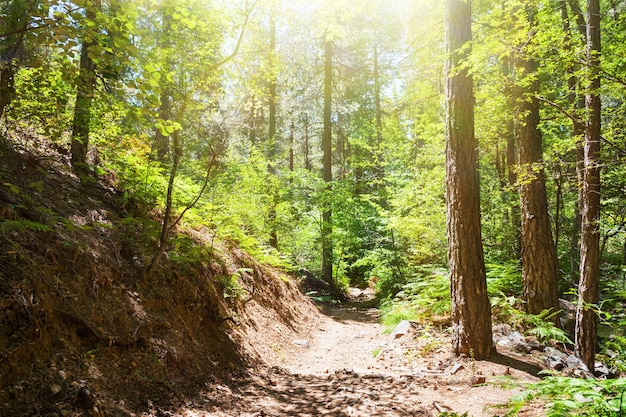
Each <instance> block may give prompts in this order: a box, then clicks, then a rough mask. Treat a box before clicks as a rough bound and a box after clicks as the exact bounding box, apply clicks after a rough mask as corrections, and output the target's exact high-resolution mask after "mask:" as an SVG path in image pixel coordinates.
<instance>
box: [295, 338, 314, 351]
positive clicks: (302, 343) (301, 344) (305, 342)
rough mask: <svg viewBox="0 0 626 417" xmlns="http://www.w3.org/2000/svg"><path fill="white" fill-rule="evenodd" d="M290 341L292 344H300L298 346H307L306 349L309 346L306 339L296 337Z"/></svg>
mask: <svg viewBox="0 0 626 417" xmlns="http://www.w3.org/2000/svg"><path fill="white" fill-rule="evenodd" d="M291 343H292V344H293V345H296V346H300V347H303V348H307V349H308V348H309V347H310V345H309V341H308V340H301V339H296V340H293V341H292V342H291Z"/></svg>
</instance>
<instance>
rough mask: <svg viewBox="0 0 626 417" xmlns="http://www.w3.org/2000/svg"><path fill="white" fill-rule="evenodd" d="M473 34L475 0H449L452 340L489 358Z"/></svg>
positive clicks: (459, 350) (457, 349)
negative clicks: (467, 60)
mask: <svg viewBox="0 0 626 417" xmlns="http://www.w3.org/2000/svg"><path fill="white" fill-rule="evenodd" d="M471 40H472V34H471V1H470V0H447V2H446V55H447V57H448V58H447V59H446V69H445V74H446V84H445V96H446V203H447V234H448V262H449V267H450V287H451V298H452V345H453V351H454V354H455V355H462V356H472V357H474V358H476V359H485V358H488V357H489V356H490V355H491V354H492V352H493V351H494V347H493V341H492V332H491V308H490V305H489V297H488V295H487V282H486V278H485V264H484V256H483V247H482V236H481V228H480V199H479V177H478V155H477V148H478V143H477V140H476V137H475V136H474V94H473V81H472V77H471V75H470V74H469V73H468V71H467V70H466V69H465V68H463V67H462V66H461V65H460V64H461V63H462V61H463V59H464V57H465V56H466V55H465V54H467V49H466V46H467V43H468V42H471ZM462 48H463V49H462Z"/></svg>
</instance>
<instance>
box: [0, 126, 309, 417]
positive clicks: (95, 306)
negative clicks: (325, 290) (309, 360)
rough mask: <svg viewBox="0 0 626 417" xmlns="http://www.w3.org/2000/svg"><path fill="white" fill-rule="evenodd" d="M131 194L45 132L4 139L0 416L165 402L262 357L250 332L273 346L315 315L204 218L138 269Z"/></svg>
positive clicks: (147, 227) (148, 241)
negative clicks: (82, 169) (84, 178)
mask: <svg viewBox="0 0 626 417" xmlns="http://www.w3.org/2000/svg"><path fill="white" fill-rule="evenodd" d="M128 203H129V202H128V201H126V200H124V198H123V196H122V195H120V194H119V193H117V192H116V190H115V189H114V187H113V186H112V185H110V184H107V183H106V182H104V181H90V182H88V185H85V184H83V183H81V181H79V179H78V178H77V177H76V176H75V175H74V174H73V173H72V172H71V170H70V169H69V168H68V161H67V156H66V155H65V154H63V153H62V152H59V151H58V150H57V149H55V148H54V147H52V146H51V145H50V144H49V143H47V142H46V141H45V139H43V138H40V137H35V136H32V137H28V136H27V135H25V134H22V135H20V137H13V138H11V139H3V140H2V141H1V143H0V220H1V222H0V416H5V415H6V416H17V415H70V414H72V415H79V414H81V413H86V412H89V413H92V414H94V413H95V414H98V413H101V412H102V411H103V410H105V411H106V412H107V415H131V414H133V413H141V412H142V410H148V409H149V407H150V406H155V405H159V406H161V407H164V408H169V407H170V406H171V405H172V404H174V403H176V400H178V399H181V398H186V397H188V396H193V395H195V393H197V392H198V390H199V389H202V387H204V386H205V384H207V383H209V382H210V381H218V380H221V379H226V380H230V379H231V378H232V377H233V375H237V374H239V373H242V372H243V370H245V369H246V368H247V367H249V366H251V365H253V364H256V363H259V362H260V361H261V355H263V356H264V357H269V358H271V355H269V354H268V352H265V351H264V350H263V349H262V347H261V346H262V345H260V344H258V343H257V341H258V340H259V339H260V338H261V337H263V336H268V337H271V340H272V343H274V344H278V345H277V349H280V340H281V338H284V340H285V342H284V343H285V344H286V343H289V342H290V340H291V339H292V337H290V336H289V335H290V334H295V332H297V331H298V330H299V327H300V323H305V322H306V317H308V316H311V315H312V314H315V313H316V312H315V309H314V308H313V307H312V305H311V303H310V302H308V300H306V299H305V298H304V297H303V296H302V295H301V293H300V292H299V291H298V289H297V288H296V286H295V284H293V283H292V282H291V281H290V279H289V278H288V277H286V276H285V275H284V274H283V273H281V272H280V271H277V270H274V269H272V268H268V267H266V266H262V265H258V264H257V263H255V262H254V261H253V260H252V259H251V258H250V257H249V256H247V255H246V254H245V253H243V252H241V251H239V250H238V249H237V248H236V246H234V245H226V244H215V243H214V242H212V240H213V239H212V233H211V231H210V230H181V231H179V234H178V237H177V238H176V239H175V240H173V241H175V244H176V248H177V249H176V250H174V248H172V250H170V251H168V256H167V257H166V258H165V259H164V260H163V261H162V266H161V268H159V269H158V270H157V271H156V272H155V273H153V274H150V275H146V274H144V270H145V266H146V265H147V263H148V262H149V261H150V256H151V254H152V248H153V243H154V241H155V236H156V233H155V232H156V231H157V230H158V222H157V221H156V220H157V219H156V218H150V217H147V216H145V214H143V215H142V214H141V211H140V210H138V208H137V207H136V206H134V205H133V204H128ZM190 253H193V254H194V255H193V256H191V255H189V254H190ZM233 292H236V293H237V294H236V295H238V297H230V295H233V294H232V293H233ZM271 332H275V333H276V335H275V336H272V334H271ZM294 337H295V336H294ZM94 407H95V408H94ZM94 410H96V411H94Z"/></svg>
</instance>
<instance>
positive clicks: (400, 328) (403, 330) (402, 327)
mask: <svg viewBox="0 0 626 417" xmlns="http://www.w3.org/2000/svg"><path fill="white" fill-rule="evenodd" d="M410 328H411V322H410V321H408V320H402V321H401V322H400V323H398V325H397V326H396V328H395V329H393V332H391V338H392V339H397V338H399V337H402V336H404V335H405V334H407V333H408V332H409V329H410Z"/></svg>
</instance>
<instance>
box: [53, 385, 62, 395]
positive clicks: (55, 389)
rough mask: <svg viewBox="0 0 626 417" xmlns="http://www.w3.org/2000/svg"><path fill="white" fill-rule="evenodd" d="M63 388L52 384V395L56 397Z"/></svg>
mask: <svg viewBox="0 0 626 417" xmlns="http://www.w3.org/2000/svg"><path fill="white" fill-rule="evenodd" d="M62 389H63V388H61V386H60V385H59V384H52V385H50V392H51V393H52V395H56V394H58V393H59V392H61V390H62Z"/></svg>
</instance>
